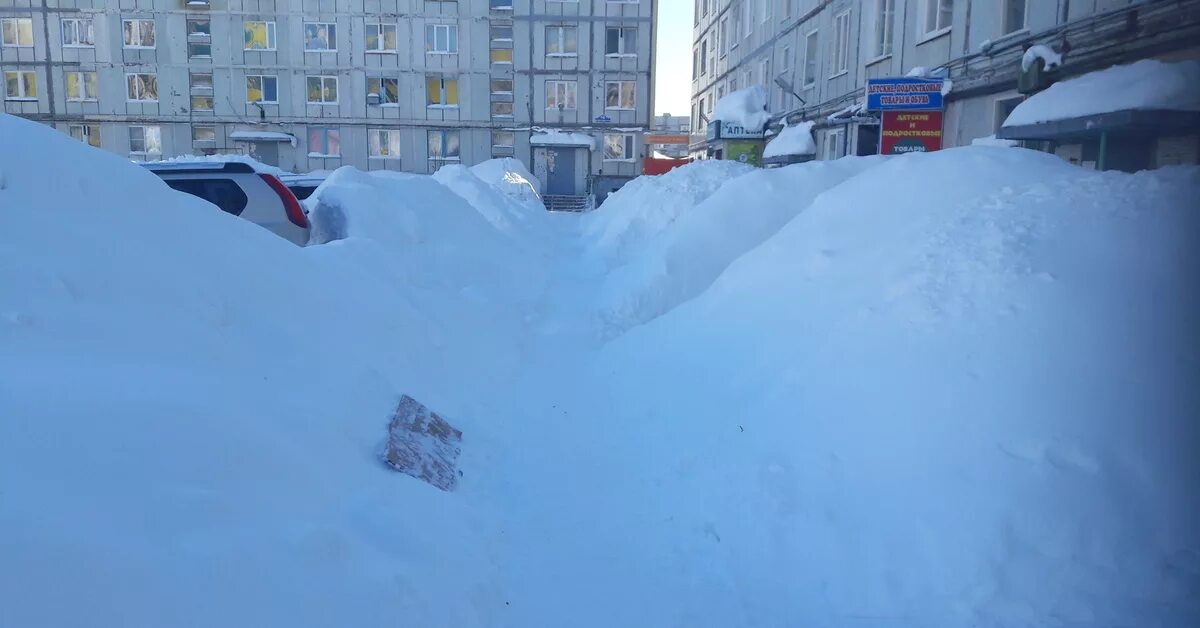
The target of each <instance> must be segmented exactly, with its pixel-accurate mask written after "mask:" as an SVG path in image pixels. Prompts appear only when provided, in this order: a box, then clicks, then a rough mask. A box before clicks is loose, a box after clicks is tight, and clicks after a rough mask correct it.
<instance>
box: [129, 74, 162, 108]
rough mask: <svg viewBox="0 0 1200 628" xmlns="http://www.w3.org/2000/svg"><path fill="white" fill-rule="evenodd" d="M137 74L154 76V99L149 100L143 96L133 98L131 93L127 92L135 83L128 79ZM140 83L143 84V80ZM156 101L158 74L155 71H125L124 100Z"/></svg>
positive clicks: (157, 99)
mask: <svg viewBox="0 0 1200 628" xmlns="http://www.w3.org/2000/svg"><path fill="white" fill-rule="evenodd" d="M138 76H153V77H154V99H153V100H149V99H145V98H133V95H132V94H130V93H129V92H130V89H131V88H132V87H133V86H134V85H135V84H136V83H133V84H131V83H130V82H129V79H130V78H133V77H138ZM142 84H143V85H144V84H145V81H143V82H142ZM158 101H159V98H158V74H157V73H155V72H126V73H125V102H158Z"/></svg>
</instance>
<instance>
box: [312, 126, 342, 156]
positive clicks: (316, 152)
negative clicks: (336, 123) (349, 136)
mask: <svg viewBox="0 0 1200 628" xmlns="http://www.w3.org/2000/svg"><path fill="white" fill-rule="evenodd" d="M308 156H309V157H341V156H342V132H341V131H339V130H338V129H331V128H329V127H325V126H312V127H308Z"/></svg>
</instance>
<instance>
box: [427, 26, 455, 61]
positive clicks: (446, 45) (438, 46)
mask: <svg viewBox="0 0 1200 628" xmlns="http://www.w3.org/2000/svg"><path fill="white" fill-rule="evenodd" d="M425 52H430V53H435V54H455V53H457V52H458V26H456V25H454V24H427V25H426V26H425Z"/></svg>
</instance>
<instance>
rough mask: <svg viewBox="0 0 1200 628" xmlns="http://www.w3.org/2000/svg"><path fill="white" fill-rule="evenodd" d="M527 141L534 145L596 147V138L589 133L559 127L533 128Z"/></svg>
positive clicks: (593, 148)
mask: <svg viewBox="0 0 1200 628" xmlns="http://www.w3.org/2000/svg"><path fill="white" fill-rule="evenodd" d="M529 143H530V144H533V145H534V146H583V147H586V148H588V149H590V150H595V149H596V138H594V137H592V136H591V135H588V134H587V133H579V132H576V131H562V130H559V129H535V130H534V132H533V133H532V134H531V135H530V136H529Z"/></svg>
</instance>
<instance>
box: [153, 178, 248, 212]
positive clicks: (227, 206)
mask: <svg viewBox="0 0 1200 628" xmlns="http://www.w3.org/2000/svg"><path fill="white" fill-rule="evenodd" d="M166 183H167V185H169V186H171V187H172V188H174V189H176V190H179V191H180V192H187V193H188V194H191V195H192V196H199V197H200V198H202V199H204V200H206V201H208V202H210V203H212V204H213V205H216V206H217V207H220V208H221V210H222V211H225V212H227V213H230V214H233V215H234V216H240V215H241V213H242V210H244V209H246V203H248V202H249V199H247V198H246V193H245V192H243V191H242V188H241V187H239V186H238V184H236V183H234V182H233V181H230V180H229V179H169V180H167V182H166Z"/></svg>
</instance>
